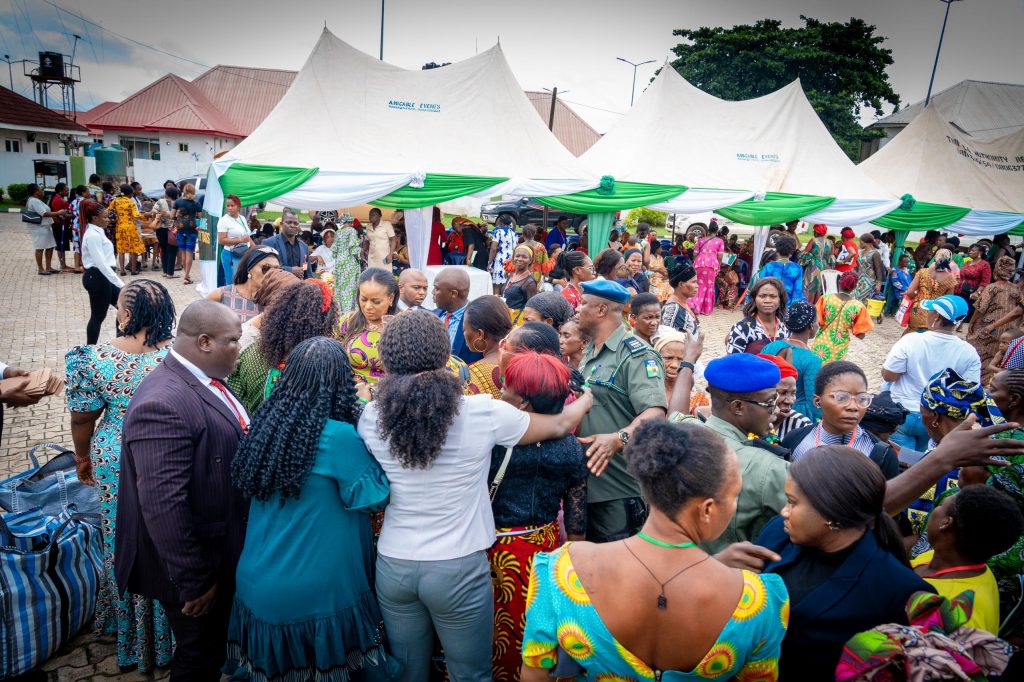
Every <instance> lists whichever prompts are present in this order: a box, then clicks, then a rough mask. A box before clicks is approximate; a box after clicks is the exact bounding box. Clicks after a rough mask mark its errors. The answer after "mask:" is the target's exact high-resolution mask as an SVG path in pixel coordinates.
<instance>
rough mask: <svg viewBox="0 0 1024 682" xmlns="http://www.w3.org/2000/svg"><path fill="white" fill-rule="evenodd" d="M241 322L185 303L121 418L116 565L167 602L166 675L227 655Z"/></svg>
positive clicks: (241, 528)
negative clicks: (234, 376) (233, 380)
mask: <svg viewBox="0 0 1024 682" xmlns="http://www.w3.org/2000/svg"><path fill="white" fill-rule="evenodd" d="M241 333H242V330H241V325H240V324H239V320H238V316H237V315H236V314H235V313H234V312H233V311H232V310H230V309H229V308H228V307H227V306H224V305H221V304H220V303H215V302H213V301H205V300H203V301H196V302H195V303H192V304H191V305H190V306H188V308H186V309H185V312H183V313H182V315H181V320H180V322H179V323H178V335H177V338H176V339H175V341H174V346H173V348H172V349H171V351H170V352H169V353H168V354H167V357H166V358H165V359H164V361H163V363H161V365H160V366H159V367H157V368H156V369H155V370H153V371H152V372H151V373H150V375H149V376H147V377H146V378H145V379H144V380H143V381H142V383H141V384H139V388H138V389H137V390H136V391H135V395H134V396H133V397H132V400H131V402H130V403H129V404H128V410H127V413H126V414H125V418H124V429H123V433H122V445H121V479H120V490H119V494H118V509H117V531H116V536H115V543H116V544H115V547H116V549H115V575H116V577H117V584H118V586H119V587H120V589H121V591H122V592H132V593H135V594H140V595H143V596H146V597H150V598H152V599H158V600H159V601H160V603H161V604H162V605H163V607H164V609H165V610H166V611H167V620H168V621H169V622H170V626H171V631H172V632H173V633H174V639H175V641H176V643H177V646H176V649H175V652H174V660H173V661H172V662H171V679H172V680H211V681H212V680H219V679H220V668H221V666H222V665H223V664H224V659H225V645H226V640H227V626H228V619H229V616H230V614H231V602H232V598H233V595H234V589H235V588H234V578H235V567H236V565H237V563H238V557H239V555H240V554H241V552H242V545H243V542H244V539H245V524H246V521H247V514H248V503H247V501H245V500H244V499H243V497H242V496H241V494H239V493H238V492H237V491H236V490H235V489H234V488H233V487H232V485H231V461H232V459H233V458H234V455H235V450H236V449H237V447H238V441H239V440H240V439H241V438H242V436H243V434H244V433H245V432H246V431H247V430H248V424H249V417H248V414H247V413H246V411H245V408H244V407H243V406H242V404H241V402H239V401H238V399H237V398H235V397H234V396H233V395H232V394H231V392H230V391H229V390H228V388H227V387H226V386H225V385H224V384H223V379H224V377H226V376H228V375H229V374H231V372H232V371H234V368H235V366H236V365H237V364H238V355H239V344H238V341H239V337H240V336H241Z"/></svg>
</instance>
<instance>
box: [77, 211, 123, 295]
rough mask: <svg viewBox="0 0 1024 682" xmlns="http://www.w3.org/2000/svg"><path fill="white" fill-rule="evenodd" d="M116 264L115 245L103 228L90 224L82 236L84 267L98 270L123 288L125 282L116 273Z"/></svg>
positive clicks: (116, 285)
mask: <svg viewBox="0 0 1024 682" xmlns="http://www.w3.org/2000/svg"><path fill="white" fill-rule="evenodd" d="M115 263H117V261H116V260H115V259H114V245H113V244H111V243H110V240H109V239H107V235H106V234H105V233H104V232H103V228H102V227H100V226H98V225H93V224H91V223H90V224H89V225H88V226H86V228H85V234H84V235H82V266H83V267H85V269H86V270H88V269H89V268H96V269H97V270H99V271H100V273H102V274H103V276H104V277H106V278H107V279H108V280H109V281H110V283H111V284H113V285H114V286H115V287H118V288H121V287H123V286H124V282H122V281H121V278H120V277H118V276H117V273H116V272H114V264H115Z"/></svg>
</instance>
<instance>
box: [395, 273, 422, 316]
mask: <svg viewBox="0 0 1024 682" xmlns="http://www.w3.org/2000/svg"><path fill="white" fill-rule="evenodd" d="M425 300H427V276H426V275H424V274H423V273H422V272H420V271H419V270H417V269H415V268H406V269H405V270H402V274H401V275H399V276H398V309H399V310H410V309H411V310H422V309H423V301H425Z"/></svg>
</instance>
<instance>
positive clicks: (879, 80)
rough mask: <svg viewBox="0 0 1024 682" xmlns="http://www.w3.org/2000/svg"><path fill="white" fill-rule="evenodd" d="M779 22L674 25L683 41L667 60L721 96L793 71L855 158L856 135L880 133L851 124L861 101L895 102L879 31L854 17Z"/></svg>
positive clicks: (774, 83) (743, 94)
mask: <svg viewBox="0 0 1024 682" xmlns="http://www.w3.org/2000/svg"><path fill="white" fill-rule="evenodd" d="M800 19H801V20H803V22H804V26H802V27H797V28H785V27H783V25H782V22H781V21H780V20H778V19H762V20H761V21H758V22H756V23H755V24H754V25H753V26H750V25H742V26H733V27H732V28H724V27H721V26H719V27H701V28H698V29H693V30H690V29H677V30H675V31H673V32H672V35H674V36H679V37H680V38H683V39H684V40H685V41H686V42H683V43H680V44H679V45H676V46H675V47H674V48H672V51H673V52H674V53H675V55H676V57H677V58H676V59H675V60H674V61H673V62H672V67H673V68H675V70H676V71H678V72H679V73H680V75H682V76H683V78H685V79H686V80H688V81H690V82H691V83H693V84H694V85H696V86H697V87H698V88H700V89H701V90H704V91H705V92H708V93H710V94H712V95H714V96H716V97H720V98H722V99H727V100H743V99H750V98H752V97H761V96H762V95H767V94H768V93H770V92H774V91H775V90H778V89H779V88H781V87H783V86H785V85H788V84H789V83H791V82H792V81H793V80H795V79H797V78H799V79H800V83H801V85H802V86H803V89H804V92H805V93H806V94H807V99H808V100H809V101H810V103H811V106H813V107H814V110H815V111H817V112H818V116H820V117H821V120H822V121H823V122H824V123H825V126H826V127H827V128H828V130H829V132H831V133H832V137H834V138H835V140H836V142H837V143H838V144H839V146H840V147H842V149H843V151H845V152H846V154H847V155H848V156H849V157H850V158H851V159H854V160H856V159H857V158H858V156H859V153H860V143H861V141H862V140H865V139H868V138H870V137H874V136H876V135H878V134H880V133H877V132H876V131H865V130H864V129H863V128H861V126H860V123H859V120H858V119H859V116H860V111H861V109H862V108H863V107H871V108H873V109H875V110H876V111H878V112H881V111H882V103H883V102H888V103H889V104H891V105H892V106H893V107H894V108H898V107H899V103H900V98H899V96H898V95H897V94H896V93H895V91H893V89H892V85H891V84H890V83H889V76H888V74H887V73H886V71H885V70H886V67H888V66H890V65H892V63H893V62H892V51H891V50H888V49H886V48H884V47H882V43H883V42H884V41H885V37H883V36H878V35H875V30H876V27H875V26H871V25H869V24H867V23H865V22H864V21H863V20H862V19H856V18H851V19H850V20H849V21H848V22H846V23H841V22H834V21H833V22H823V21H819V20H817V19H811V18H809V17H806V16H802V15H801V17H800Z"/></svg>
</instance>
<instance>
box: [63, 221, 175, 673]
mask: <svg viewBox="0 0 1024 682" xmlns="http://www.w3.org/2000/svg"><path fill="white" fill-rule="evenodd" d="M89 229H90V230H92V229H95V228H94V227H93V226H90V227H89ZM174 320H175V313H174V302H173V301H172V300H171V296H170V294H169V293H167V289H166V288H164V286H163V285H162V284H160V283H158V282H154V281H152V280H148V279H137V280H135V281H133V282H131V283H130V284H128V285H127V286H125V287H124V288H123V289H121V290H120V294H119V295H118V298H117V338H116V339H114V340H113V341H111V342H109V343H104V344H99V345H95V346H76V347H75V348H72V349H71V350H69V351H68V352H67V355H65V356H64V359H65V362H66V367H67V368H66V376H67V393H66V396H67V405H68V410H69V411H70V412H71V438H72V440H74V443H75V460H76V461H77V463H78V478H79V480H81V481H82V482H83V483H85V484H87V485H92V486H95V487H96V491H97V495H98V496H99V501H100V515H101V516H102V519H103V523H102V525H101V528H102V531H103V571H102V574H101V579H100V588H99V595H98V597H97V602H96V618H95V620H94V621H93V636H94V637H100V636H103V635H105V634H115V633H116V635H117V664H118V666H120V667H121V668H128V667H131V666H137V667H138V670H139V672H151V671H152V670H153V668H154V667H164V666H167V665H169V664H170V662H171V629H170V626H169V625H168V623H167V617H166V615H165V614H164V611H163V608H162V607H161V606H160V604H159V603H158V602H156V601H153V600H152V599H147V598H145V597H140V596H138V595H135V594H130V593H126V594H123V595H122V594H121V593H120V590H119V589H118V587H117V583H116V581H115V579H114V528H115V525H114V524H115V519H116V518H117V493H118V481H119V472H120V469H121V467H120V454H121V427H122V424H123V423H124V414H125V411H126V410H127V409H128V402H129V401H130V400H131V398H132V395H134V393H135V389H136V388H138V386H139V384H140V383H141V382H142V380H143V379H144V378H146V376H148V375H149V373H150V371H152V370H153V369H154V368H155V367H156V366H157V365H159V364H160V363H161V362H162V361H163V359H164V357H165V356H166V355H167V351H168V344H169V343H170V341H171V331H172V330H173V328H174Z"/></svg>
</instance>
